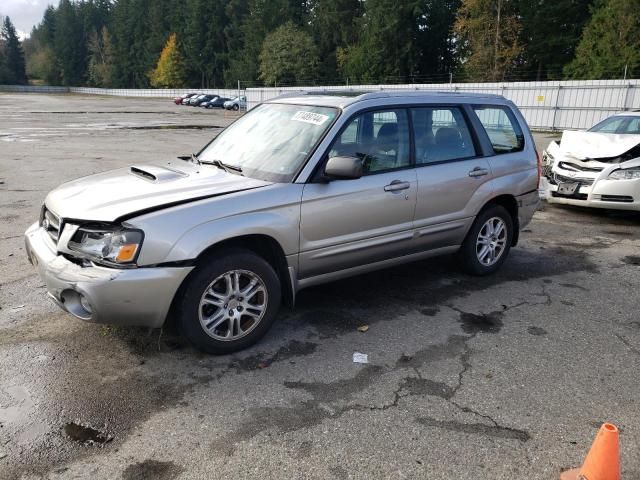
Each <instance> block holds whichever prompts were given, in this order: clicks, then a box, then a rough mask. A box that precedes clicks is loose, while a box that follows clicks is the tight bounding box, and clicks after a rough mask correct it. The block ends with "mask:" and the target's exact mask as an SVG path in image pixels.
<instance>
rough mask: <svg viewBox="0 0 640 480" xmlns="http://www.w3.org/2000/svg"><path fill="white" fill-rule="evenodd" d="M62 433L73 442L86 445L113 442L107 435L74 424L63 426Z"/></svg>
mask: <svg viewBox="0 0 640 480" xmlns="http://www.w3.org/2000/svg"><path fill="white" fill-rule="evenodd" d="M64 433H66V434H67V437H69V438H70V439H71V440H73V441H74V442H78V443H84V444H87V445H104V444H105V443H108V442H110V441H111V440H113V437H112V436H110V435H109V434H107V433H104V432H101V431H100V430H96V429H95V428H92V427H89V426H87V425H80V424H78V423H74V422H70V423H67V424H66V425H65V426H64Z"/></svg>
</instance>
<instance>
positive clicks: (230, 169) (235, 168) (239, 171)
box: [200, 159, 242, 175]
mask: <svg viewBox="0 0 640 480" xmlns="http://www.w3.org/2000/svg"><path fill="white" fill-rule="evenodd" d="M200 163H203V164H205V165H215V166H216V167H218V168H221V169H222V170H224V171H225V172H227V173H236V174H239V175H242V167H238V166H237V165H228V164H226V163H223V162H222V161H221V160H218V159H215V160H205V161H200Z"/></svg>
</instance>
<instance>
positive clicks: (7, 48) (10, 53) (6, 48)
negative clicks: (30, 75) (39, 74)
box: [0, 17, 27, 85]
mask: <svg viewBox="0 0 640 480" xmlns="http://www.w3.org/2000/svg"><path fill="white" fill-rule="evenodd" d="M0 38H1V39H2V45H1V46H0V47H1V49H2V58H1V59H0V83H6V84H11V85H24V84H26V83H27V74H26V71H25V61H24V52H23V50H22V45H21V44H20V39H19V38H18V35H17V34H16V29H15V27H14V26H13V23H11V19H10V18H9V17H4V21H3V22H2V32H1V33H0Z"/></svg>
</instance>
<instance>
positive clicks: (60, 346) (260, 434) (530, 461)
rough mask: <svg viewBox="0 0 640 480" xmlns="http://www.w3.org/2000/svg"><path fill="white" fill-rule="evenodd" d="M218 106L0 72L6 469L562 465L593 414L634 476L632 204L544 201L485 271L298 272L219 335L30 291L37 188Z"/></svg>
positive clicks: (496, 470) (67, 474)
mask: <svg viewBox="0 0 640 480" xmlns="http://www.w3.org/2000/svg"><path fill="white" fill-rule="evenodd" d="M233 118H234V116H233V115H228V114H227V115H225V114H224V113H223V112H218V111H216V112H213V111H202V110H201V109H195V108H190V107H179V106H175V105H173V104H171V103H170V101H169V100H157V99H126V100H125V99H118V98H108V97H104V98H101V97H90V96H79V95H51V96H44V95H18V94H0V362H1V364H2V369H0V479H1V480H5V479H7V480H8V479H16V478H19V479H29V480H31V479H76V478H77V479H81V478H87V477H89V476H90V477H92V478H93V479H95V480H99V479H123V480H133V479H146V478H149V479H161V480H172V479H198V478H202V479H211V478H216V479H217V478H220V479H224V478H260V479H271V478H273V479H281V478H310V479H311V478H337V479H346V478H356V479H360V478H362V479H365V478H366V479H371V478H393V479H396V478H429V479H440V478H443V479H448V478H451V479H474V480H477V479H485V478H486V479H511V478H514V477H518V476H526V478H531V479H557V478H559V474H560V472H561V470H562V469H565V468H569V467H574V466H577V465H578V464H579V463H580V462H581V460H582V459H583V457H584V455H585V454H586V452H587V450H588V448H589V446H590V444H591V441H592V440H593V437H594V436H595V433H596V431H597V429H598V427H599V425H600V424H601V423H602V422H604V421H611V422H613V423H615V424H616V425H618V427H620V429H621V452H622V469H623V478H625V479H631V480H632V479H640V458H639V456H638V454H637V452H638V451H640V409H639V408H638V398H639V396H640V385H639V383H638V371H639V367H640V316H639V315H638V306H639V305H640V301H639V296H638V291H640V289H639V287H640V215H637V214H636V215H634V214H622V213H610V212H600V211H589V210H583V209H576V208H565V207H558V206H548V205H543V207H542V208H541V210H540V211H539V212H537V213H536V215H535V217H534V220H533V222H532V223H531V225H529V226H528V227H527V228H526V229H525V230H524V231H523V232H522V235H521V242H520V245H519V246H518V247H517V248H515V249H513V250H512V251H511V255H510V257H509V259H508V261H507V262H506V264H505V265H504V267H503V269H502V270H501V271H500V272H498V273H497V274H496V275H493V276H491V277H486V278H474V277H469V276H466V275H464V274H461V273H460V272H459V271H458V270H457V269H456V267H455V265H454V264H453V262H452V259H451V258H449V257H444V258H439V259H433V260H429V261H423V262H418V263H414V264H411V265H405V266H402V267H398V268H393V269H388V270H384V271H380V272H376V273H372V274H368V275H363V276H359V277H354V278H351V279H348V280H343V281H340V282H335V283H332V284H328V285H324V286H320V287H316V288H312V289H308V290H306V291H303V292H301V293H300V295H299V298H298V302H297V306H296V308H295V309H293V310H292V309H283V310H282V312H281V313H280V315H279V319H278V321H277V323H276V325H275V326H274V328H273V329H272V331H271V332H270V333H269V334H268V335H267V336H266V338H265V339H264V340H263V341H262V342H261V343H260V344H258V345H257V346H255V347H254V348H251V349H249V350H246V351H244V352H241V353H239V354H235V355H232V356H226V357H211V356H206V355H203V354H201V353H198V352H196V351H195V350H193V349H192V348H191V347H189V346H188V345H186V344H185V342H184V341H183V340H182V339H181V338H180V337H178V336H177V335H176V334H175V333H174V332H172V330H171V329H170V328H169V329H165V330H162V331H160V330H151V331H149V330H146V329H134V328H131V329H125V328H113V327H108V326H100V325H93V324H86V323H83V322H81V321H79V320H75V319H73V318H71V317H70V316H68V315H67V314H65V313H63V312H61V311H59V310H58V309H57V307H55V306H54V305H53V304H51V303H50V302H49V301H48V300H47V299H46V298H45V294H44V289H43V285H42V282H40V280H39V279H38V278H37V276H36V275H35V271H34V270H33V268H32V267H31V266H30V265H29V264H28V262H27V260H26V258H25V255H24V247H23V240H22V232H23V231H24V230H25V229H26V228H27V226H28V225H29V224H30V223H31V222H33V221H34V220H35V219H36V218H37V215H38V212H39V209H40V205H41V203H42V201H43V199H44V196H45V195H46V193H47V191H49V190H50V189H52V188H54V187H55V186H57V185H58V184H60V183H62V182H63V181H66V180H70V179H73V178H76V177H78V176H81V175H86V174H90V173H94V172H98V171H102V170H107V169H110V168H115V167H118V166H125V165H128V164H130V163H133V162H135V163H139V162H145V161H151V160H154V159H156V158H159V159H166V158H167V157H170V156H173V155H178V154H185V153H187V154H188V153H189V152H191V151H192V150H194V149H196V148H197V146H199V145H202V144H204V143H205V142H206V141H208V139H209V138H210V137H211V136H213V135H215V134H216V133H217V132H219V129H218V128H213V127H216V126H224V125H226V124H228V123H229V122H231V121H232V120H233ZM181 125H182V126H184V127H185V128H176V127H179V126H181ZM167 126H168V128H164V127H167ZM140 127H144V128H140ZM146 127H150V128H146ZM151 127H152V128H151ZM201 127H204V128H201ZM536 141H537V142H538V148H544V147H545V146H546V144H547V143H548V141H549V135H546V134H537V135H536ZM361 325H368V326H369V329H368V331H366V332H364V333H362V332H359V331H358V330H357V328H358V327H359V326H361ZM353 352H363V353H367V354H368V356H369V362H370V363H369V364H367V365H362V364H355V363H353V361H352V355H353ZM90 438H94V439H95V440H96V441H95V442H91V441H89V440H87V439H90Z"/></svg>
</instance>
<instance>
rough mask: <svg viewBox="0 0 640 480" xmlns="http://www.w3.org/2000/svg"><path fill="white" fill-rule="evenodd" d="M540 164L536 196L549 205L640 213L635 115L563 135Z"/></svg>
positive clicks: (638, 117)
mask: <svg viewBox="0 0 640 480" xmlns="http://www.w3.org/2000/svg"><path fill="white" fill-rule="evenodd" d="M542 164H543V174H544V176H543V179H542V181H541V185H540V186H541V192H542V194H543V196H544V197H545V198H546V199H547V201H548V202H550V203H562V204H570V205H580V206H585V207H595V208H609V209H615V210H636V211H640V112H624V113H619V114H617V115H613V116H612V117H609V118H607V119H605V120H603V121H602V122H600V123H598V124H597V125H595V126H593V127H592V128H590V129H589V130H587V131H586V132H584V131H565V132H564V133H563V134H562V138H561V139H560V141H553V142H551V143H550V144H549V146H548V147H547V149H546V150H545V151H544V152H543V154H542Z"/></svg>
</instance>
